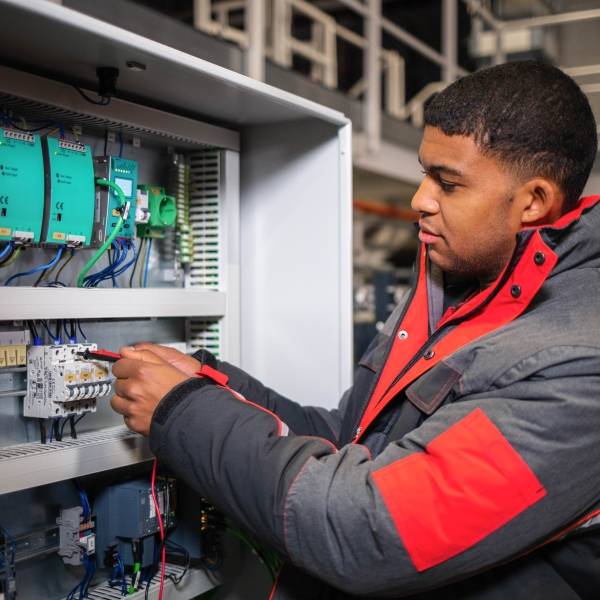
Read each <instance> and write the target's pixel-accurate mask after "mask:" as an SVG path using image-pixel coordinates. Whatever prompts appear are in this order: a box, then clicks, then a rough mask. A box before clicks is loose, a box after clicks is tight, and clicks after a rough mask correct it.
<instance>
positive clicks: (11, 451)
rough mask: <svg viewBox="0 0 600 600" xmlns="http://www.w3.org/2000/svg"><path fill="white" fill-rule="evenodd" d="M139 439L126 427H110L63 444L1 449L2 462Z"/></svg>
mask: <svg viewBox="0 0 600 600" xmlns="http://www.w3.org/2000/svg"><path fill="white" fill-rule="evenodd" d="M133 437H138V434H137V433H133V432H132V431H129V430H128V429H127V428H126V427H123V426H122V425H119V426H117V427H108V428H106V429H100V430H99V431H91V432H89V433H82V434H80V435H79V436H78V438H77V439H76V440H71V439H70V440H65V441H62V442H51V443H49V444H40V443H39V442H33V443H29V444H19V445H17V446H7V447H6V448H0V461H4V460H15V459H19V458H32V457H35V456H41V455H45V454H49V453H52V452H57V451H59V450H69V449H71V448H81V447H83V446H92V445H95V444H103V443H112V442H115V441H117V440H125V439H128V438H133Z"/></svg>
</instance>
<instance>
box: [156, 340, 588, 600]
mask: <svg viewBox="0 0 600 600" xmlns="http://www.w3.org/2000/svg"><path fill="white" fill-rule="evenodd" d="M586 352H587V350H585V349H584V350H582V351H581V352H580V358H579V360H577V361H576V362H574V361H566V362H565V363H562V364H557V365H555V366H554V367H548V368H546V369H545V370H543V371H539V372H536V373H530V374H529V375H528V376H527V377H526V378H525V379H522V380H519V381H516V382H515V383H513V384H511V385H508V386H506V387H504V388H501V389H491V390H489V391H486V392H484V393H478V394H472V395H470V396H467V397H463V398H459V399H458V401H455V402H454V403H452V404H449V405H447V406H445V407H443V408H441V409H440V410H438V412H437V413H435V414H434V415H433V416H431V417H430V418H429V419H427V421H425V423H424V424H423V425H422V426H421V427H419V428H418V429H415V430H414V431H412V432H411V433H410V434H408V435H407V436H405V437H403V438H402V439H399V440H397V441H395V442H394V443H391V444H389V445H388V447H387V448H386V449H385V450H384V452H383V453H382V454H380V455H379V456H378V457H377V458H375V459H371V457H370V456H369V453H368V450H367V449H366V448H365V447H364V446H361V445H347V446H345V447H343V448H342V449H341V450H339V451H338V450H336V448H335V447H333V446H332V445H331V444H330V443H329V442H328V441H326V440H324V439H320V438H318V437H308V436H299V435H293V434H291V435H287V436H286V435H285V428H284V427H283V426H282V424H281V422H280V421H279V419H278V418H277V417H276V416H275V415H273V414H271V413H269V412H266V411H265V409H264V408H262V407H258V406H256V405H252V404H251V403H248V402H244V401H241V400H239V399H237V398H236V397H235V396H234V395H232V394H231V393H230V392H228V391H226V390H224V389H222V388H219V387H216V386H214V385H210V384H207V383H206V382H202V381H199V380H190V381H188V382H185V383H184V384H182V385H181V386H180V387H179V388H177V389H176V390H174V391H173V392H172V393H171V394H169V396H167V397H166V398H165V399H164V400H163V401H162V403H161V404H160V405H159V408H158V409H157V411H156V413H155V416H154V419H153V423H152V431H151V445H152V449H153V451H154V452H155V453H156V455H157V457H158V458H159V460H161V461H164V462H166V463H167V464H169V465H170V466H171V467H172V468H173V469H174V470H175V472H176V473H177V475H178V476H179V477H181V478H183V479H184V480H185V481H187V482H188V483H189V484H190V485H192V486H193V487H194V488H196V489H197V490H199V491H200V492H201V493H203V494H205V495H206V496H207V497H208V498H210V499H211V500H212V501H213V502H214V503H215V504H216V505H217V506H219V507H220V508H221V509H222V510H223V511H224V512H225V513H226V514H228V515H229V516H231V517H232V518H233V519H235V520H237V521H238V522H239V523H240V524H241V525H243V526H244V527H246V528H247V529H249V530H251V531H253V532H254V533H255V534H256V535H257V536H258V537H259V538H261V539H263V540H264V541H265V542H267V543H270V544H272V545H273V546H275V547H276V548H277V549H279V550H280V551H281V552H283V553H284V554H285V555H287V557H288V558H289V560H291V561H292V562H293V563H295V564H296V565H298V566H300V567H302V568H304V569H305V570H306V571H308V572H310V573H312V574H313V575H315V576H316V577H318V578H320V579H322V580H324V581H326V582H328V583H329V584H331V585H333V586H334V587H337V588H339V589H341V590H344V591H347V592H349V593H352V594H373V595H378V596H382V597H383V596H391V597H393V596H402V595H408V594H411V593H417V592H420V591H425V590H428V589H432V588H435V587H439V586H442V585H446V584H449V583H451V582H452V581H455V580H459V579H462V578H466V577H468V576H470V575H473V574H475V573H477V572H480V571H483V570H487V569H489V568H491V567H493V566H495V565H498V564H499V563H502V562H505V561H508V560H510V559H512V558H516V557H517V556H519V555H521V554H523V553H525V552H528V551H531V550H532V549H534V548H535V547H537V546H538V545H539V544H542V543H544V542H547V541H548V540H549V539H550V538H551V537H552V536H554V535H556V534H557V533H558V532H560V531H561V530H562V529H563V528H565V527H567V526H569V525H570V524H572V523H573V522H574V521H575V520H577V519H578V518H580V517H581V516H582V515H585V514H586V512H587V511H588V510H590V507H592V506H593V505H594V504H595V503H597V501H598V500H599V498H598V488H597V482H598V481H599V480H600V445H599V444H598V433H597V423H598V422H599V417H600V405H599V404H598V401H597V390H598V389H600V375H599V374H600V359H599V357H598V351H597V349H593V350H592V349H591V350H589V352H587V354H586ZM528 360H529V359H528ZM514 368H515V369H517V370H518V369H519V368H520V367H519V365H516V366H515V367H514ZM523 369H524V367H523ZM217 399H218V400H219V401H218V402H216V400H217Z"/></svg>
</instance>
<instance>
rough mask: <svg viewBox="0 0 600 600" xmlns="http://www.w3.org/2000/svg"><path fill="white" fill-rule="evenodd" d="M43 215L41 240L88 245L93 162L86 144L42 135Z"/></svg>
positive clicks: (91, 220) (92, 201) (92, 188)
mask: <svg viewBox="0 0 600 600" xmlns="http://www.w3.org/2000/svg"><path fill="white" fill-rule="evenodd" d="M45 150H46V152H45V161H46V217H45V223H44V229H43V232H42V240H43V241H44V242H46V243H49V244H67V245H68V246H72V247H79V246H89V245H90V243H91V239H92V227H93V221H94V190H95V185H94V163H93V158H92V151H91V148H90V146H89V145H88V144H80V143H78V142H71V141H68V140H64V139H56V138H53V137H46V138H45Z"/></svg>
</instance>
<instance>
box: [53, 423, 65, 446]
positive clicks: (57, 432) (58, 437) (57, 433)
mask: <svg viewBox="0 0 600 600" xmlns="http://www.w3.org/2000/svg"><path fill="white" fill-rule="evenodd" d="M66 422H67V419H65V420H64V422H63V424H62V427H59V423H60V419H52V433H53V435H54V439H55V441H57V442H62V439H63V431H64V429H65V423H66Z"/></svg>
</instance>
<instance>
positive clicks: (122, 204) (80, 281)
mask: <svg viewBox="0 0 600 600" xmlns="http://www.w3.org/2000/svg"><path fill="white" fill-rule="evenodd" d="M96 183H97V184H98V185H103V186H106V187H108V188H110V189H111V190H113V191H114V192H115V193H116V194H117V196H118V197H119V209H120V211H121V214H120V216H119V220H118V221H117V222H116V224H115V227H114V229H113V230H112V232H111V234H110V235H109V236H108V237H107V238H106V240H104V243H103V244H102V246H100V248H99V249H98V251H97V252H96V253H95V254H94V255H93V256H92V258H90V260H88V262H87V263H86V264H85V266H84V267H83V269H82V270H81V273H79V277H78V278H77V287H84V281H85V279H86V276H87V274H88V273H89V271H90V269H91V268H92V267H93V266H94V265H95V264H96V263H97V262H98V260H99V259H100V257H101V256H102V255H103V254H104V252H105V251H106V250H108V248H110V247H111V245H112V243H113V241H114V240H115V239H116V238H117V236H118V235H119V232H120V231H121V228H122V227H123V223H124V222H125V219H126V217H127V211H128V210H129V208H128V204H129V203H128V202H127V199H126V198H125V194H124V193H123V190H122V189H121V187H120V186H118V185H117V184H116V183H113V182H112V181H109V180H108V179H103V178H98V179H96Z"/></svg>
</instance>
